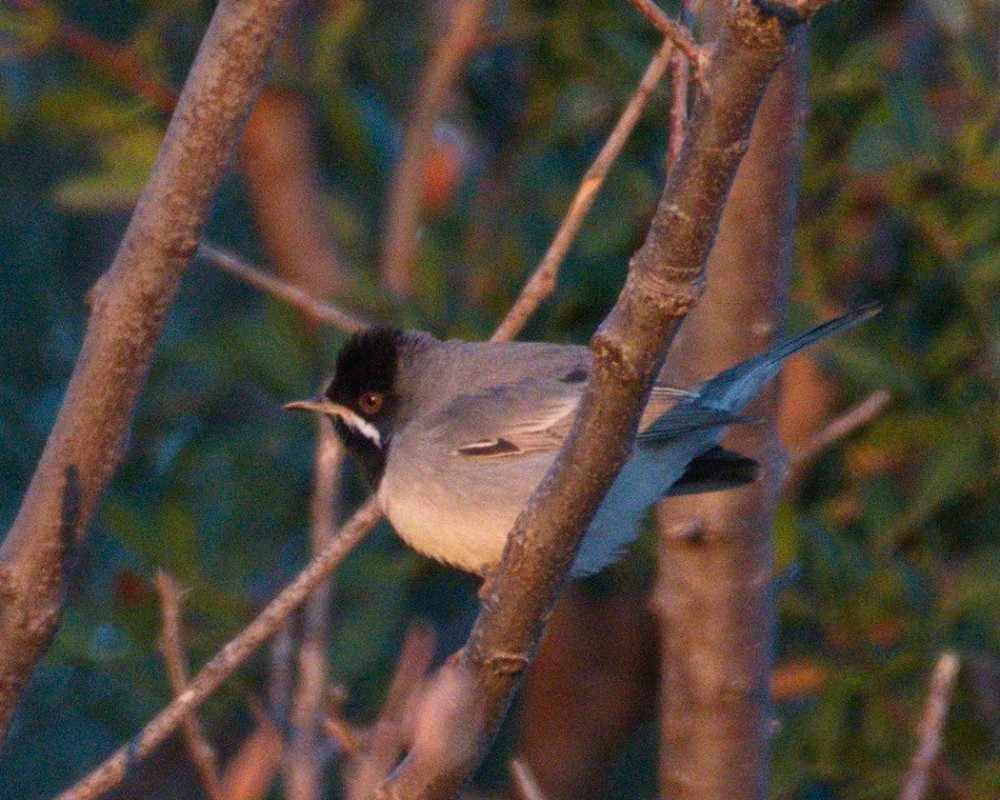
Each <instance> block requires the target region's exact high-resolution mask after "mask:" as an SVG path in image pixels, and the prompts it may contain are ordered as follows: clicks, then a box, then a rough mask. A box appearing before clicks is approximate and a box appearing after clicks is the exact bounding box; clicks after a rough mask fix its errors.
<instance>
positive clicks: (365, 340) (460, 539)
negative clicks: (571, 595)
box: [285, 306, 878, 578]
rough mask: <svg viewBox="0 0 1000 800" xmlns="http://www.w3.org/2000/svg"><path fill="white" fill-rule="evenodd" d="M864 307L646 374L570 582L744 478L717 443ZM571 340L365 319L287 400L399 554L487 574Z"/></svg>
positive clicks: (581, 362) (587, 357) (533, 479)
mask: <svg viewBox="0 0 1000 800" xmlns="http://www.w3.org/2000/svg"><path fill="white" fill-rule="evenodd" d="M877 311H878V308H877V307H875V306H866V307H863V308H859V309H857V310H855V311H852V312H849V313H847V314H844V315H843V316H841V317H837V318H835V319H833V320H830V321H828V322H826V323H823V324H821V325H818V326H816V327H814V328H811V329H810V330H807V331H805V332H804V333H801V334H799V335H797V336H794V337H791V338H788V339H785V340H783V341H780V342H778V343H777V344H775V345H773V346H772V347H770V348H768V349H767V350H765V351H763V352H761V353H758V354H757V355H755V356H752V357H750V358H748V359H747V360H745V361H743V362H741V363H739V364H737V365H735V366H734V367H731V368H730V369H728V370H725V371H724V372H721V373H719V374H717V375H715V376H714V377H712V378H709V379H708V380H706V381H703V382H701V383H699V384H697V385H695V386H692V387H690V388H687V389H684V388H678V387H673V386H669V385H666V384H665V383H662V382H659V381H657V382H655V383H654V385H653V386H652V388H651V390H650V392H649V397H648V400H647V402H646V405H645V408H644V410H643V413H642V417H641V419H640V422H639V426H638V432H637V435H636V438H635V441H634V443H633V447H632V454H631V457H630V458H629V460H628V461H627V462H626V463H625V465H624V466H623V467H622V469H621V471H620V473H619V474H618V477H617V478H616V480H615V481H614V483H613V484H612V486H611V488H610V489H609V491H608V493H607V495H606V496H605V498H604V500H603V501H602V503H601V504H600V506H599V507H598V509H597V512H596V513H595V515H594V518H593V520H592V521H591V523H590V525H589V527H588V529H587V531H586V532H585V534H584V536H583V538H582V541H581V544H580V548H579V550H578V552H577V554H576V557H575V560H574V562H573V564H572V566H571V568H570V577H571V578H576V577H584V576H587V575H591V574H594V573H596V572H599V571H600V570H602V569H604V568H605V567H607V566H608V565H610V564H611V563H613V562H614V561H616V560H617V559H618V558H619V557H621V555H622V554H623V553H624V552H625V550H626V548H627V545H628V544H629V543H630V542H631V541H632V540H634V539H635V538H636V536H637V535H638V532H639V530H640V526H641V523H642V521H643V519H644V517H645V513H646V511H647V509H648V508H649V507H650V506H651V505H652V504H653V503H655V502H656V501H658V500H660V499H662V498H663V497H666V496H669V495H679V494H689V493H696V492H708V491H720V490H725V489H730V488H735V487H738V486H743V485H745V484H747V483H750V482H752V481H753V480H755V479H756V477H757V472H758V464H757V462H756V461H755V460H754V459H752V458H750V457H748V456H745V455H743V454H741V453H737V452H734V451H732V450H728V449H726V448H724V447H721V446H720V445H719V444H718V440H719V438H721V436H722V434H723V433H724V431H725V430H726V428H727V427H728V426H730V425H734V424H744V423H747V422H750V421H751V420H750V419H749V418H748V417H746V416H744V415H742V414H741V412H742V411H743V409H744V408H745V406H746V405H747V404H748V403H749V402H750V401H751V400H752V399H753V397H754V396H755V395H756V394H757V392H758V391H759V390H760V389H761V388H762V387H763V386H764V385H765V384H766V383H768V382H769V381H770V380H772V379H773V378H774V377H775V376H776V375H777V373H778V371H779V369H780V366H781V362H782V361H783V360H784V359H785V358H786V357H787V356H789V355H791V354H792V353H795V352H798V351H799V350H801V349H803V348H804V347H807V346H809V345H811V344H814V343H816V342H818V341H820V340H821V339H824V338H826V337H827V336H830V335H832V334H834V333H837V332H840V331H843V330H846V329H848V328H851V327H854V326H855V325H857V324H859V323H861V322H863V321H864V320H866V319H868V318H869V317H871V316H872V315H873V314H874V313H877ZM590 370H591V354H590V350H589V349H588V348H587V347H584V346H579V345H565V344H554V343H545V342H469V341H461V340H446V341H442V340H439V339H437V338H435V337H434V336H432V335H431V334H429V333H425V332H422V331H411V330H401V329H399V328H395V327H391V326H375V327H371V328H368V329H366V330H363V331H361V332H359V333H356V334H354V335H353V336H352V337H351V338H350V339H348V340H347V342H346V343H345V344H344V345H343V347H342V348H341V350H340V352H339V354H338V356H337V360H336V364H335V368H334V374H333V377H332V379H331V380H330V381H329V383H328V384H327V385H326V388H325V390H324V391H323V392H322V394H321V395H320V396H319V397H317V398H314V399H311V400H297V401H293V402H291V403H287V404H286V405H285V408H287V409H290V410H300V411H310V412H315V413H318V414H322V415H325V416H327V417H329V418H330V420H331V421H332V423H333V427H334V429H335V431H336V433H337V435H338V436H339V438H340V439H341V441H342V443H343V445H344V447H345V448H346V449H347V451H348V452H350V453H351V455H352V456H353V458H354V459H355V461H356V462H357V464H358V466H359V467H360V470H361V472H362V474H363V476H364V477H365V479H366V481H367V482H368V484H369V486H370V488H371V490H372V492H373V493H374V495H375V497H376V500H377V502H378V504H379V507H380V508H381V510H382V512H383V513H384V514H385V516H386V517H387V518H388V519H389V522H390V523H391V524H392V526H393V527H394V528H395V530H396V532H397V533H398V534H399V536H400V537H401V538H402V539H403V540H404V541H405V542H406V543H407V544H409V545H410V546H411V547H413V548H414V549H415V550H417V551H419V552H421V553H423V554H425V555H427V556H430V557H431V558H433V559H436V560H437V561H440V562H443V563H446V564H449V565H452V566H454V567H457V568H459V569H461V570H464V571H466V572H471V573H474V574H476V575H480V576H483V577H487V578H488V577H489V576H490V575H491V574H492V573H493V571H494V570H495V568H496V566H497V564H498V563H499V561H500V558H501V555H502V553H503V549H504V546H505V544H506V541H507V536H508V534H509V532H510V531H511V529H512V528H513V525H514V522H515V520H516V518H517V516H518V514H519V512H520V511H521V510H522V509H523V508H524V506H525V505H526V504H527V502H528V500H529V499H530V497H531V495H532V493H533V492H534V490H535V488H536V487H537V486H538V485H539V483H540V482H541V480H542V478H543V477H544V476H545V474H546V472H547V471H548V469H549V467H550V466H551V465H552V463H553V461H554V460H555V457H556V454H557V453H558V451H559V449H560V447H561V445H562V442H563V440H564V439H565V437H566V435H567V433H568V432H569V428H570V425H571V424H572V421H573V418H574V416H575V413H576V410H577V408H578V406H579V404H580V400H581V398H582V397H583V393H584V391H585V389H586V387H587V381H588V378H589V376H590Z"/></svg>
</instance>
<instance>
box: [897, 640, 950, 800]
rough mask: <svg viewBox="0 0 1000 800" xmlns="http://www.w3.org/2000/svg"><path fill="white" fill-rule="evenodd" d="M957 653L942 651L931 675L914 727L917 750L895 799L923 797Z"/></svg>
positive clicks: (936, 750)
mask: <svg viewBox="0 0 1000 800" xmlns="http://www.w3.org/2000/svg"><path fill="white" fill-rule="evenodd" d="M958 668H959V659H958V654H957V653H953V652H950V651H949V652H946V653H942V654H941V657H940V658H939V659H938V662H937V664H936V665H935V667H934V674H933V675H931V685H930V689H929V690H928V692H927V702H926V704H925V706H924V714H923V716H922V717H921V719H920V727H919V728H918V729H917V735H918V743H917V750H916V752H915V753H914V754H913V760H912V761H910V768H909V770H907V773H906V777H905V778H904V779H903V786H902V788H901V789H900V791H899V800H923V797H924V795H925V794H926V792H927V783H928V781H929V779H930V772H931V768H932V767H933V766H934V762H935V761H936V760H937V757H938V753H939V752H940V751H941V743H942V733H943V731H944V724H945V720H946V719H947V717H948V707H949V706H950V705H951V692H952V689H953V688H954V686H955V678H956V677H958Z"/></svg>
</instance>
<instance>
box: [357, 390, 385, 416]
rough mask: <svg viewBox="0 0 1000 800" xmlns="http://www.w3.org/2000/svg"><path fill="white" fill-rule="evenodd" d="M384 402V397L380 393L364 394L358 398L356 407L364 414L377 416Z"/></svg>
mask: <svg viewBox="0 0 1000 800" xmlns="http://www.w3.org/2000/svg"><path fill="white" fill-rule="evenodd" d="M384 402H385V395H383V394H382V393H381V392H365V393H364V394H363V395H361V397H359V398H358V406H359V407H360V408H361V410H362V411H363V412H364V413H365V414H368V415H371V414H377V413H378V412H379V411H380V410H381V408H382V403H384Z"/></svg>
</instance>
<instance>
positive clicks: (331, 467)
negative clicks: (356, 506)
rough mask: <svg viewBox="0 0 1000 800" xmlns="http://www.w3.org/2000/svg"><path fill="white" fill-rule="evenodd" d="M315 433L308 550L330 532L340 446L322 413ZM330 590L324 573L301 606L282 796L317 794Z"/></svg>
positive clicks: (319, 546) (294, 798)
mask: <svg viewBox="0 0 1000 800" xmlns="http://www.w3.org/2000/svg"><path fill="white" fill-rule="evenodd" d="M316 436H317V440H316V460H315V463H316V467H315V484H314V488H313V495H312V503H311V509H310V518H311V521H312V522H311V526H310V542H311V545H312V549H313V552H314V553H320V552H322V551H323V549H324V548H325V547H326V546H327V544H328V543H329V542H330V541H331V540H332V538H333V535H334V532H335V519H336V507H337V495H338V493H339V486H340V465H341V462H342V460H343V449H342V448H341V446H340V441H339V440H338V439H337V436H336V434H335V433H334V431H333V426H332V425H331V424H330V420H329V419H327V418H325V417H323V418H319V419H317V432H316ZM330 593H331V587H330V578H329V577H327V578H324V579H323V581H322V582H320V584H319V585H318V586H317V587H316V588H315V589H313V591H312V593H311V594H310V595H309V598H308V599H307V600H306V602H305V606H304V609H303V623H302V641H301V643H300V644H299V654H298V667H299V671H298V684H297V686H296V688H295V692H294V697H293V700H292V711H291V718H290V722H291V735H290V740H289V745H288V751H287V755H286V760H285V770H284V782H285V797H286V798H287V800H316V798H319V797H320V779H321V777H322V757H321V754H320V752H319V749H320V748H319V744H320V719H321V717H322V706H323V700H324V694H325V691H326V679H327V655H326V651H327V625H328V622H329V605H330Z"/></svg>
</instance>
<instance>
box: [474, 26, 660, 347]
mask: <svg viewBox="0 0 1000 800" xmlns="http://www.w3.org/2000/svg"><path fill="white" fill-rule="evenodd" d="M672 51H673V45H672V43H671V42H670V41H669V40H666V41H664V43H663V44H662V45H661V47H660V49H659V50H658V51H657V52H656V55H654V56H653V58H652V60H651V61H650V62H649V66H648V67H646V71H645V73H644V74H643V76H642V80H641V81H639V85H638V86H637V87H636V90H635V92H634V93H633V94H632V97H631V98H630V99H629V101H628V104H627V105H626V106H625V109H624V110H623V111H622V114H621V116H620V117H619V118H618V121H617V122H616V123H615V126H614V128H612V130H611V133H610V134H609V135H608V138H607V140H606V141H605V142H604V146H603V147H602V148H601V151H600V152H599V153H598V154H597V158H595V159H594V162H593V163H592V164H591V165H590V168H589V169H588V170H587V172H586V173H585V174H584V176H583V180H582V181H581V182H580V186H579V188H578V189H577V190H576V194H575V195H574V196H573V201H572V202H571V203H570V206H569V210H567V212H566V216H564V217H563V220H562V222H561V223H559V229H558V230H557V231H556V235H555V236H554V237H553V239H552V243H551V244H550V245H549V249H548V250H546V251H545V255H544V256H542V260H541V261H540V262H539V264H538V266H537V267H536V268H535V271H534V272H533V273H532V275H531V277H530V278H529V279H528V281H527V283H525V285H524V287H523V288H522V289H521V293H520V294H519V295H518V297H517V300H515V301H514V305H513V306H511V309H510V311H508V312H507V316H505V317H504V318H503V321H502V322H501V323H500V326H499V327H498V328H497V329H496V332H494V334H493V337H492V339H493V341H508V340H510V339H513V338H514V337H516V336H517V335H518V333H520V331H521V329H522V328H524V326H525V324H527V322H528V320H529V319H530V318H531V315H532V314H534V313H535V311H536V310H537V309H538V306H539V305H541V303H542V302H543V301H544V300H545V298H547V297H548V296H549V295H550V294H552V291H553V290H554V289H555V286H556V275H557V274H558V272H559V267H560V266H561V264H562V262H563V259H564V258H565V257H566V253H567V252H568V251H569V248H570V246H571V245H572V244H573V240H574V239H575V238H576V234H577V232H578V231H579V230H580V226H581V225H582V224H583V219H584V217H585V216H586V215H587V212H588V211H590V207H591V206H592V205H593V204H594V198H595V197H596V196H597V192H598V191H599V190H600V188H601V186H603V185H604V179H605V178H606V177H607V175H608V170H609V169H611V165H612V164H613V163H614V162H615V159H616V158H618V154H619V153H620V152H621V150H622V147H624V146H625V142H626V141H628V137H629V136H630V135H631V133H632V131H633V129H634V128H635V125H636V123H637V122H638V121H639V116H640V115H641V114H642V111H643V109H644V108H645V107H646V103H647V101H648V100H649V97H650V95H651V94H652V93H653V90H654V89H656V87H657V85H658V84H659V82H660V79H661V78H662V77H663V73H664V71H665V70H666V68H667V63H668V61H669V60H670V54H671V52H672Z"/></svg>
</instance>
